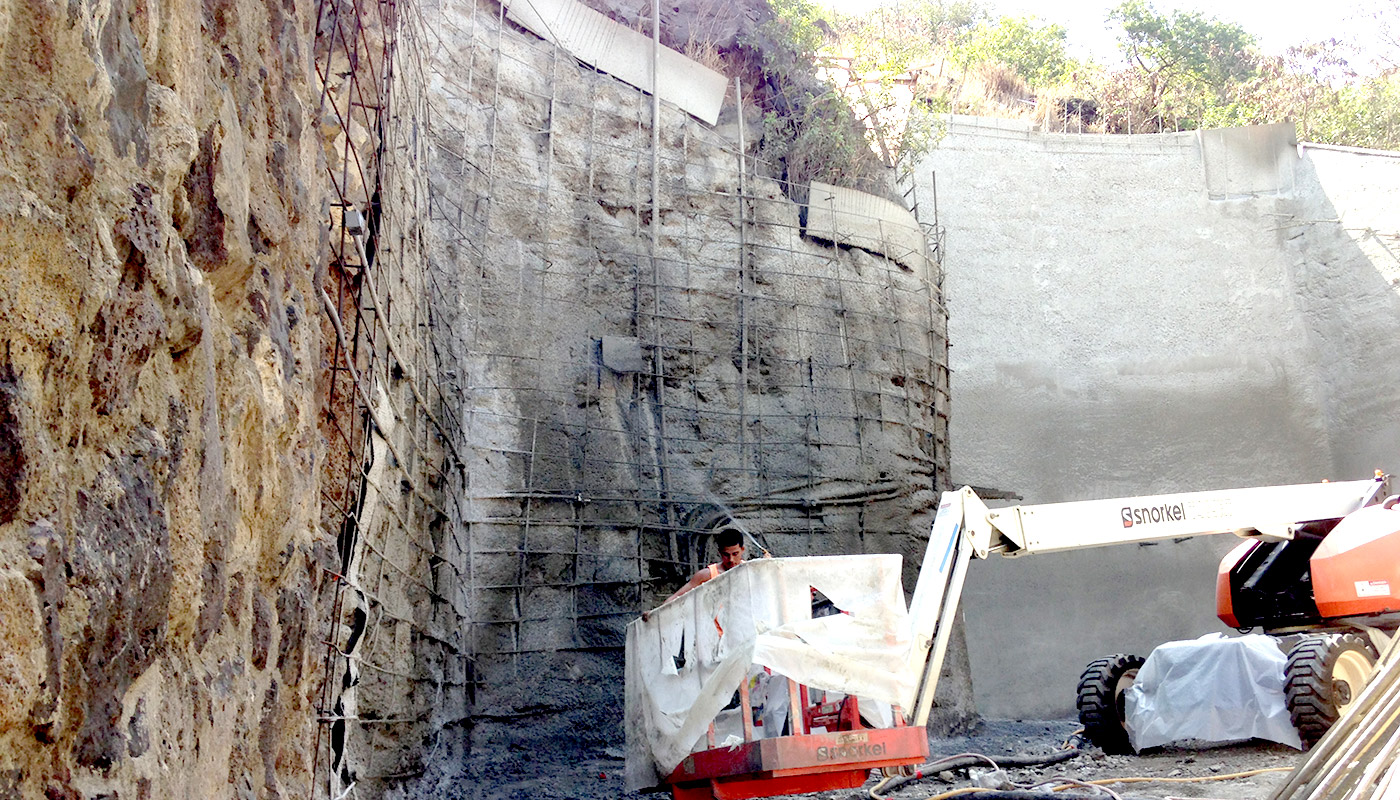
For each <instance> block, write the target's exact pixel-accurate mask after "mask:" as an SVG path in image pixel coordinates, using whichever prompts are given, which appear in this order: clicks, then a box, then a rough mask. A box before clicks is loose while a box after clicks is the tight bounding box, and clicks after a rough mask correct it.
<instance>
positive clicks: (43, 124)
mask: <svg viewBox="0 0 1400 800" xmlns="http://www.w3.org/2000/svg"><path fill="white" fill-rule="evenodd" d="M313 11H314V9H313V8H312V7H310V6H309V5H307V4H280V3H259V2H253V3H240V2H234V1H233V0H209V2H205V3H196V2H184V1H183V0H174V1H173V2H161V3H130V2H124V0H116V1H115V2H108V1H107V0H102V1H100V2H84V1H83V0H76V1H75V2H73V3H69V4H66V5H55V4H49V3H27V4H24V3H8V4H5V5H4V7H3V8H0V87H3V88H0V94H2V95H3V102H0V140H2V143H0V335H2V336H3V350H2V351H0V486H3V489H0V592H2V593H3V597H4V601H3V606H4V608H5V613H4V615H3V621H0V642H3V644H0V796H6V797H23V798H39V797H49V798H57V797H62V798H70V797H71V798H77V797H99V796H103V797H122V798H147V797H229V796H239V797H253V796H258V797H277V796H293V797H305V796H309V795H310V786H309V784H308V779H309V775H310V770H311V763H310V762H311V752H312V751H311V743H312V740H313V734H314V729H315V714H314V712H313V710H312V703H311V698H310V692H311V690H312V688H313V687H314V681H311V680H309V676H310V674H311V673H312V671H313V664H312V659H313V658H315V657H316V656H317V655H319V650H318V648H317V646H316V644H315V643H314V641H313V635H312V628H313V625H312V620H313V618H314V617H315V616H316V614H315V612H314V609H313V605H314V584H315V583H316V582H317V580H318V575H317V572H318V570H317V566H316V564H317V563H318V562H319V556H318V553H317V544H316V542H317V540H318V535H317V533H316V529H317V515H318V508H319V503H318V497H317V488H318V479H317V475H318V470H319V468H320V466H321V465H320V463H319V460H318V453H319V452H320V451H321V448H320V445H319V442H318V436H317V430H316V413H317V407H318V404H317V400H316V397H315V386H316V376H317V370H318V368H319V363H318V360H319V359H318V354H319V347H320V332H319V329H318V324H317V322H316V317H317V315H318V314H319V309H318V306H317V302H316V300H315V293H314V292H315V288H314V286H313V284H312V268H311V266H310V265H312V264H314V263H316V261H317V259H318V252H319V249H320V246H321V236H322V220H323V210H322V202H323V194H322V190H321V188H320V187H321V183H322V181H321V170H322V169H323V166H322V164H321V162H320V161H319V160H318V159H319V158H320V151H321V148H320V142H319V141H318V140H317V137H316V135H315V134H314V131H313V129H312V126H313V124H314V119H315V107H316V101H317V98H316V96H315V94H314V92H313V88H312V83H313V82H312V80H311V73H310V64H311V59H310V53H309V51H308V46H309V43H310V41H311V39H312V34H313V30H312V29H313V19H312V12H313Z"/></svg>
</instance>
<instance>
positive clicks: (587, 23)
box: [505, 0, 729, 125]
mask: <svg viewBox="0 0 1400 800" xmlns="http://www.w3.org/2000/svg"><path fill="white" fill-rule="evenodd" d="M505 7H506V14H507V16H509V17H510V19H511V20H512V21H514V22H516V23H518V24H520V25H522V26H524V27H525V28H527V29H529V30H530V31H531V32H533V33H535V34H536V35H538V36H540V37H541V38H543V39H545V40H546V41H550V42H553V43H554V44H557V45H559V46H560V47H562V48H563V49H565V50H567V51H568V52H569V54H570V55H572V56H574V57H575V58H577V59H578V60H580V61H582V62H584V63H585V64H591V65H593V66H594V67H597V68H598V69H600V70H602V71H603V72H606V73H608V74H609V75H612V76H613V77H615V78H617V79H618V80H621V81H623V82H625V83H629V84H631V85H633V86H635V87H637V88H638V89H641V90H642V91H644V92H648V93H650V92H651V91H652V75H651V37H649V36H647V35H644V34H641V33H638V32H637V31H634V30H632V29H631V28H627V27H624V26H622V25H619V24H618V23H616V22H613V21H612V20H610V19H608V18H607V17H605V16H603V15H602V14H600V13H598V12H597V11H594V10H593V9H591V8H589V7H587V6H585V5H583V4H582V3H579V2H576V0H505ZM658 60H659V64H658V66H657V69H658V71H659V72H660V73H661V80H660V81H659V83H660V87H661V88H660V91H659V92H657V94H659V95H660V97H661V99H662V100H666V101H667V102H670V103H675V104H676V105H678V106H680V107H681V108H682V109H683V110H684V111H686V112H687V113H689V114H691V115H692V116H694V117H695V118H697V119H700V120H703V121H704V122H707V123H709V124H711V125H713V124H715V122H716V121H718V120H719V109H720V105H721V104H722V103H723V102H724V94H725V91H726V90H727V89H728V88H729V81H728V79H726V78H725V77H724V75H722V74H720V73H718V72H715V71H714V70H712V69H710V68H708V67H706V66H704V65H702V64H700V63H699V62H697V61H693V60H691V59H689V58H686V57H685V56H683V55H681V54H680V53H678V52H676V51H675V50H672V49H671V48H669V47H664V46H663V47H662V48H661V52H660V56H659V58H658Z"/></svg>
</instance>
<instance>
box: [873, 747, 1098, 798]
mask: <svg viewBox="0 0 1400 800" xmlns="http://www.w3.org/2000/svg"><path fill="white" fill-rule="evenodd" d="M1081 752H1083V751H1082V750H1080V749H1079V748H1077V747H1066V748H1064V749H1062V750H1056V751H1055V752H1053V753H1050V754H1049V755H1043V756H1032V755H1018V756H1001V757H999V758H990V757H988V756H983V755H974V754H968V755H961V756H951V757H949V758H943V759H939V760H937V761H930V762H929V763H927V764H924V765H923V766H919V767H915V768H914V774H913V775H892V776H890V777H889V778H886V779H885V781H883V782H881V783H880V784H879V787H878V789H879V792H880V793H881V794H885V793H888V792H892V791H894V790H895V789H898V788H900V787H901V786H906V785H908V784H911V783H914V782H915V781H918V780H922V779H923V778H926V777H928V776H929V775H936V774H938V773H940V772H946V771H948V770H950V769H966V768H968V767H985V766H992V765H995V766H997V767H1048V766H1050V765H1051V764H1058V763H1060V762H1062V761H1068V760H1070V759H1071V758H1074V757H1075V756H1077V755H1079V754H1080V753H1081ZM870 796H871V797H876V796H877V795H875V794H874V793H873V792H872V793H871V795H870ZM977 796H978V797H987V796H988V795H987V794H986V793H984V792H978V793H977ZM1027 797H1036V798H1041V797H1043V798H1050V797H1055V798H1059V800H1073V797H1071V796H1070V795H1067V794H1066V793H1064V792H1055V793H1054V794H1053V795H1051V794H1050V793H1045V794H1040V793H1036V792H1031V793H1027ZM1097 798H1098V800H1103V795H1101V794H1100V795H1097Z"/></svg>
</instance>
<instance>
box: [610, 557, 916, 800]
mask: <svg viewBox="0 0 1400 800" xmlns="http://www.w3.org/2000/svg"><path fill="white" fill-rule="evenodd" d="M901 562H902V559H901V558H900V557H899V556H897V555H851V556H821V557H810V558H772V559H768V558H765V559H757V560H754V561H747V562H744V563H743V564H740V565H739V566H737V567H735V568H734V569H731V570H729V571H728V572H725V573H722V574H720V575H719V576H718V577H717V578H715V579H714V580H711V581H708V582H707V583H704V584H702V585H701V586H700V587H699V588H697V589H695V590H693V591H691V592H688V593H686V594H685V595H682V596H681V597H680V598H677V599H676V600H674V601H672V602H670V603H667V604H665V605H663V606H661V607H660V608H658V609H656V610H655V611H653V612H652V613H651V618H650V620H649V621H642V620H640V619H638V620H635V621H633V622H632V623H631V624H630V625H628V627H627V675H626V690H627V701H626V702H627V708H626V727H627V787H628V789H629V790H635V789H640V788H644V787H647V786H654V785H656V784H658V783H659V782H660V780H661V779H662V778H663V777H665V776H666V775H668V774H670V772H671V771H672V770H673V769H675V767H676V766H677V765H678V764H680V762H681V761H682V759H684V758H685V757H686V755H688V754H689V753H691V752H692V751H693V750H695V749H696V747H697V745H700V744H702V743H703V740H704V736H705V733H706V731H707V729H708V727H709V724H710V722H711V720H714V719H715V717H716V715H717V714H719V713H720V712H721V710H722V709H724V707H725V706H726V705H728V704H729V703H730V701H731V698H732V696H733V694H734V692H735V691H736V690H737V689H738V688H739V684H740V683H741V682H742V681H744V680H745V679H746V678H750V677H751V676H752V675H753V669H752V667H751V665H753V667H767V668H768V669H769V670H771V671H772V673H773V675H774V676H787V677H789V678H792V679H795V680H796V681H797V682H798V683H800V684H803V685H806V686H810V687H812V688H814V689H824V690H829V691H834V692H842V693H845V694H854V695H857V696H859V697H860V698H861V699H862V703H865V702H867V701H878V702H881V703H889V704H892V705H904V706H905V708H906V709H907V707H908V706H907V704H908V703H909V702H910V700H911V698H912V697H913V695H914V693H915V691H916V690H917V686H916V683H917V681H918V678H919V676H918V671H917V669H913V668H911V667H910V662H911V661H920V662H921V659H911V657H910V651H911V648H913V647H916V646H917V645H916V644H915V643H914V641H913V639H912V637H911V635H910V627H909V615H908V612H907V611H906V609H905V604H904V590H903V588H902V585H901V582H900V569H901ZM813 588H815V589H816V590H817V591H818V592H821V593H822V594H823V595H825V596H826V597H827V598H828V599H830V600H831V602H832V603H833V604H834V605H835V606H836V607H837V608H838V609H840V610H841V611H843V612H845V613H842V614H834V615H831V616H825V617H818V618H816V619H813V618H812V610H811V609H812V605H811V604H812V594H811V589H813ZM924 646H925V647H926V646H927V643H926V642H925V643H924ZM771 683H774V684H777V685H780V686H781V685H783V682H782V681H781V680H777V681H772V682H771ZM768 688H769V690H770V691H769V694H772V693H773V692H772V691H771V689H772V687H771V686H770V687H768ZM765 728H773V729H774V730H773V731H772V732H771V733H770V734H769V735H776V733H777V729H778V728H777V726H774V725H771V724H770V725H766V726H765ZM720 738H721V740H723V739H724V738H725V737H724V736H721V737H720Z"/></svg>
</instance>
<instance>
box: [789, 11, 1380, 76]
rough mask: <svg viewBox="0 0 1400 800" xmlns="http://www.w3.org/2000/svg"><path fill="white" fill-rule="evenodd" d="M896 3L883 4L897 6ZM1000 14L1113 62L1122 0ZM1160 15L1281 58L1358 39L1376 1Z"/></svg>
mask: <svg viewBox="0 0 1400 800" xmlns="http://www.w3.org/2000/svg"><path fill="white" fill-rule="evenodd" d="M816 2H818V3H820V4H821V5H823V6H826V7H828V8H835V9H836V10H838V11H842V12H844V13H859V12H860V11H864V10H868V9H870V8H873V7H875V6H878V5H881V4H882V2H881V0H816ZM894 2H896V0H884V3H887V4H893V3H894ZM987 2H988V4H989V5H992V6H994V7H996V9H997V10H998V11H999V12H1000V13H1004V14H1012V15H1016V16H1020V15H1027V14H1029V15H1033V16H1035V17H1038V18H1039V19H1041V20H1043V21H1045V22H1056V23H1059V24H1060V25H1063V26H1064V27H1065V28H1066V29H1067V30H1068V31H1069V50H1070V53H1071V54H1072V55H1076V56H1081V57H1085V56H1092V57H1095V58H1097V59H1099V60H1103V61H1107V60H1115V59H1116V58H1117V49H1116V47H1115V44H1114V42H1115V39H1114V36H1113V33H1112V32H1111V31H1109V30H1107V29H1106V28H1105V23H1104V18H1105V17H1106V16H1107V15H1108V11H1109V9H1111V8H1113V7H1114V6H1117V5H1118V3H1119V2H1120V0H1050V1H1048V2H1047V1H1046V0H1042V1H1041V2H1034V1H1033V0H987ZM1152 6H1153V7H1154V8H1155V9H1156V10H1157V11H1159V12H1163V13H1166V12H1169V11H1173V10H1182V11H1198V12H1200V13H1202V14H1204V15H1205V16H1207V17H1215V18H1216V19H1220V20H1223V21H1225V22H1234V23H1237V24H1238V25H1240V27H1242V28H1244V29H1245V30H1246V31H1249V32H1250V33H1252V34H1254V35H1255V36H1256V37H1258V39H1259V46H1260V49H1262V50H1263V51H1264V52H1265V53H1268V54H1271V55H1277V54H1280V53H1282V52H1283V51H1284V50H1285V49H1287V48H1288V47H1289V46H1291V45H1294V44H1298V43H1300V42H1303V41H1316V40H1319V39H1328V38H1333V37H1335V38H1338V39H1342V40H1343V41H1346V40H1350V39H1355V38H1356V37H1357V36H1358V34H1359V33H1361V32H1362V31H1364V27H1363V26H1362V25H1361V24H1360V23H1359V22H1358V21H1357V20H1356V19H1355V18H1356V17H1357V16H1358V15H1359V14H1360V13H1361V12H1362V11H1364V10H1365V9H1368V8H1374V7H1375V0H1321V1H1319V0H1216V2H1204V0H1153V2H1152Z"/></svg>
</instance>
